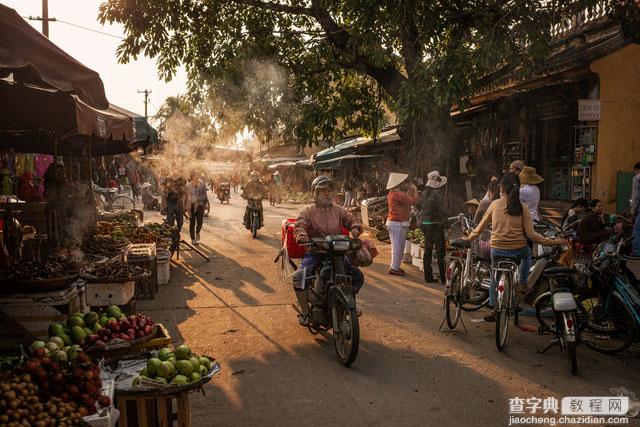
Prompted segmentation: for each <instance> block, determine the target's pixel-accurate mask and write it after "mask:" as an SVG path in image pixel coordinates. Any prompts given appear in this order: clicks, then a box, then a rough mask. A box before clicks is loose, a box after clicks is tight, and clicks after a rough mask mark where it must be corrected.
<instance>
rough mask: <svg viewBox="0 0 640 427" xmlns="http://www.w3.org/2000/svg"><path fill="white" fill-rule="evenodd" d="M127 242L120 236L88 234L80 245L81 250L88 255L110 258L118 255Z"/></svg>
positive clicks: (116, 234)
mask: <svg viewBox="0 0 640 427" xmlns="http://www.w3.org/2000/svg"><path fill="white" fill-rule="evenodd" d="M129 243H130V242H129V240H128V239H127V238H126V237H124V235H122V234H118V233H115V234H114V235H111V234H108V235H102V234H89V235H88V236H87V237H86V238H85V241H84V244H83V245H82V250H83V251H84V252H86V253H89V254H96V255H103V256H106V257H112V256H115V255H118V254H120V253H121V252H122V250H123V249H124V248H125V247H126V246H127V245H129Z"/></svg>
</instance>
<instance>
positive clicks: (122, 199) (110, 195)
mask: <svg viewBox="0 0 640 427" xmlns="http://www.w3.org/2000/svg"><path fill="white" fill-rule="evenodd" d="M93 198H94V200H95V202H96V207H97V208H98V209H101V210H103V211H105V212H121V211H128V210H134V209H135V208H136V202H134V201H133V199H132V198H131V197H129V196H125V195H122V194H118V189H117V188H108V189H101V188H99V187H98V188H96V187H94V189H93Z"/></svg>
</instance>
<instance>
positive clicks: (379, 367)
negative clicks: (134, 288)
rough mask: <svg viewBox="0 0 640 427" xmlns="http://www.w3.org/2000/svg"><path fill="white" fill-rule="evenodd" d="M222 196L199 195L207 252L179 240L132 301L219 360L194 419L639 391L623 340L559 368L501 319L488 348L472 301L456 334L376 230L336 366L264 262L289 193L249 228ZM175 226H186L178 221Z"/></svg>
mask: <svg viewBox="0 0 640 427" xmlns="http://www.w3.org/2000/svg"><path fill="white" fill-rule="evenodd" d="M232 197H233V199H232V201H231V205H230V206H227V205H224V206H221V205H220V204H219V203H217V201H215V203H213V202H212V210H211V215H210V216H209V217H208V218H205V225H204V228H203V232H202V244H201V245H200V248H202V249H203V250H204V251H205V252H206V253H207V254H208V255H209V256H210V257H211V261H210V262H205V261H204V260H203V259H201V258H200V257H198V256H197V255H196V254H195V253H193V252H189V251H184V252H182V253H181V259H180V260H179V261H175V259H174V262H173V263H172V280H171V282H170V283H169V284H168V285H164V286H161V288H160V292H159V294H158V295H157V296H156V298H155V299H154V300H150V301H140V302H139V303H138V310H139V311H141V312H145V313H148V314H150V315H151V316H153V317H154V319H156V320H157V321H158V322H162V323H164V324H165V325H167V326H168V328H169V330H170V331H171V333H172V335H173V337H174V341H175V342H177V343H180V342H182V341H184V342H186V343H187V344H188V345H190V346H191V348H192V349H193V350H194V351H195V352H198V353H204V354H208V355H212V356H215V358H216V359H217V360H218V361H219V362H220V364H221V365H222V373H221V375H219V376H217V377H216V378H215V379H214V380H213V381H212V382H211V384H210V385H208V386H207V387H206V389H205V391H206V396H202V395H193V399H192V407H193V421H194V425H196V426H211V425H224V426H227V425H252V426H254V425H298V426H299V425H304V424H307V425H318V424H323V425H362V426H365V425H366V426H374V425H393V426H396V425H430V426H433V425H438V426H441V427H442V426H462V425H468V426H479V425H482V426H501V425H506V424H507V419H508V411H509V402H508V400H509V398H514V397H520V398H523V399H526V398H530V397H538V398H541V399H544V398H546V397H549V396H553V397H556V398H558V400H561V398H562V397H564V396H609V395H611V392H610V391H609V389H610V388H611V387H619V386H625V387H627V388H628V389H629V390H632V391H635V392H636V393H638V394H639V395H640V369H639V367H640V360H639V359H638V358H637V357H634V356H633V355H632V354H631V353H626V354H624V355H622V356H620V357H608V356H604V355H601V354H598V353H595V352H594V351H592V350H590V349H588V348H586V347H581V348H579V349H578V363H579V376H577V377H572V376H571V374H570V372H569V368H568V363H567V361H566V359H565V358H564V357H563V355H562V354H561V353H560V350H559V349H558V348H554V349H551V350H549V352H547V353H546V354H544V355H541V354H537V352H536V349H537V348H542V347H544V345H545V344H546V343H547V342H548V340H549V339H550V337H549V336H538V335H537V333H533V332H524V331H522V330H519V329H516V328H510V331H509V338H508V343H507V348H506V350H505V352H504V353H499V352H498V351H497V350H496V349H495V345H494V326H493V324H487V323H484V322H481V321H478V319H481V318H482V316H483V315H484V312H479V313H471V314H467V313H463V318H464V321H465V323H466V326H467V328H468V332H469V333H468V335H464V334H463V333H457V332H456V333H451V332H447V333H443V332H439V331H438V327H439V326H440V324H441V322H442V319H443V316H444V311H443V309H442V300H443V298H442V297H443V292H442V288H441V287H439V286H436V285H433V286H427V285H425V284H424V282H423V280H422V273H421V272H419V271H418V270H417V269H415V268H413V267H411V266H406V267H405V269H406V270H407V271H408V272H409V275H408V276H407V277H402V278H397V277H393V276H389V275H388V274H387V269H388V262H389V245H386V244H380V243H378V247H379V249H380V251H381V255H380V256H379V257H378V258H377V259H376V262H375V264H374V265H373V266H372V267H371V268H368V269H366V270H365V275H366V284H365V286H364V288H363V290H362V291H361V292H360V294H359V295H358V306H359V308H360V309H361V310H362V311H363V316H362V317H361V318H360V329H361V344H360V352H359V355H358V359H357V361H356V363H355V364H354V366H353V367H351V368H345V367H344V366H342V365H341V364H340V363H339V362H338V361H337V359H336V357H335V354H334V350H333V346H332V343H331V337H330V336H326V337H325V336H322V335H317V336H314V335H311V334H310V333H309V331H308V330H307V329H306V328H302V327H300V326H299V325H298V322H297V318H296V312H295V311H294V310H293V308H292V306H291V304H292V303H293V301H294V295H293V292H292V288H291V285H290V284H282V283H280V279H279V275H278V271H277V269H276V267H275V264H274V263H273V260H274V258H275V256H276V253H277V250H278V249H279V247H280V246H281V244H280V228H281V226H280V223H281V220H282V218H285V217H295V216H296V214H297V212H298V211H299V210H300V209H301V206H295V205H282V206H277V207H275V208H271V207H268V206H265V218H266V227H265V228H263V229H262V230H260V232H259V236H258V239H256V240H254V239H252V238H251V235H250V233H249V232H248V231H246V230H245V229H244V228H243V227H242V224H241V222H242V213H243V210H244V203H243V202H244V201H243V200H242V199H241V198H240V197H239V196H237V195H235V194H232ZM145 215H146V219H147V220H159V219H160V216H159V215H158V214H157V213H150V212H146V213H145ZM182 235H183V238H185V239H187V238H188V222H185V226H184V228H183V231H182ZM521 318H522V319H523V320H522V322H523V323H528V324H531V325H534V324H536V323H535V318H532V317H525V316H523V317H521ZM538 415H541V411H539V412H538ZM636 421H637V419H636V420H632V421H631V423H630V424H631V425H636V424H634V423H635V422H636Z"/></svg>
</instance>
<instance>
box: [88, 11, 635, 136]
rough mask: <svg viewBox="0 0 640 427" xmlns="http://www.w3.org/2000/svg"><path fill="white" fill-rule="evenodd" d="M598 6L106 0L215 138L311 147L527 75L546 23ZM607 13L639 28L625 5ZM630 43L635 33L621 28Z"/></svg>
mask: <svg viewBox="0 0 640 427" xmlns="http://www.w3.org/2000/svg"><path fill="white" fill-rule="evenodd" d="M597 3H598V2H597V1H595V0H574V1H567V0H545V1H542V0H489V1H484V2H477V1H444V0H107V1H106V2H105V3H103V4H102V5H101V8H100V14H99V20H100V21H101V22H103V23H104V22H119V23H122V24H123V25H124V27H125V31H126V38H125V40H124V41H123V43H122V45H121V46H120V48H119V49H118V58H119V60H120V61H121V62H126V61H128V60H130V59H132V58H136V57H137V56H138V55H141V54H142V55H146V56H150V57H154V58H156V61H157V65H158V71H159V75H160V76H161V77H163V78H165V79H170V78H171V77H172V76H173V75H174V73H175V71H176V68H177V67H178V65H179V64H185V66H186V69H187V73H188V76H189V90H190V94H189V95H190V98H191V99H192V100H193V101H194V103H195V105H198V106H199V108H202V109H203V111H207V112H208V115H209V116H210V117H214V118H215V120H216V122H217V123H219V125H220V127H219V129H217V132H218V134H220V135H224V134H233V133H234V132H235V131H237V130H238V129H239V128H241V127H244V125H248V126H249V127H250V128H252V129H253V130H254V131H256V132H257V133H258V134H259V136H260V137H261V139H264V140H267V141H269V140H275V139H285V140H287V139H294V138H296V139H297V140H299V141H302V142H304V143H312V142H315V141H316V140H318V139H332V140H333V139H336V138H339V137H340V136H343V135H345V134H347V133H350V132H352V131H354V130H355V131H361V132H364V133H366V134H373V133H375V132H377V131H378V130H379V129H380V128H381V127H382V126H383V125H384V124H385V120H386V117H385V115H384V113H383V108H382V106H383V105H386V106H388V107H389V108H390V109H391V111H393V113H395V114H396V116H397V117H398V120H399V122H400V123H401V124H404V123H407V122H409V121H411V120H421V119H420V118H421V117H423V118H424V117H428V116H429V114H430V113H431V112H432V111H437V110H439V109H440V108H441V107H442V106H443V105H449V104H450V103H462V104H463V105H464V103H465V101H466V99H467V98H468V97H469V96H470V95H471V94H472V93H473V92H474V91H475V90H476V89H477V85H478V84H479V83H478V82H480V81H481V78H482V77H484V76H486V75H488V74H489V73H492V72H494V71H496V70H499V69H501V68H503V67H511V69H515V70H520V71H521V72H525V71H526V70H527V69H529V68H530V67H532V66H534V65H535V64H536V63H537V62H539V61H540V60H541V59H542V58H544V57H545V55H547V53H548V47H549V42H550V40H551V37H552V30H551V28H552V24H553V23H557V22H560V21H561V20H563V19H567V18H568V17H569V16H570V15H571V14H572V13H575V12H576V11H578V10H582V9H584V8H585V7H588V8H593V7H595V5H596V4H597ZM613 3H614V4H616V6H615V7H610V9H609V10H608V13H610V14H611V15H612V16H615V17H617V18H619V19H630V20H631V18H633V20H631V21H630V22H633V23H635V24H637V22H638V6H637V3H635V4H634V2H633V1H632V0H625V1H621V2H617V3H616V2H613ZM627 27H630V28H629V29H628V32H629V33H631V34H632V33H634V32H635V36H636V37H637V36H638V33H639V32H638V29H637V28H638V26H637V25H636V26H635V27H634V26H633V25H627Z"/></svg>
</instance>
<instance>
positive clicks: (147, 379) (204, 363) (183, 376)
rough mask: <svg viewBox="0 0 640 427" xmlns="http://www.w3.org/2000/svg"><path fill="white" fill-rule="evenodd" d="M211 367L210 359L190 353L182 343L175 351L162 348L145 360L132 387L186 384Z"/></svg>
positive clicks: (200, 377) (197, 379) (198, 378)
mask: <svg viewBox="0 0 640 427" xmlns="http://www.w3.org/2000/svg"><path fill="white" fill-rule="evenodd" d="M211 367H212V361H211V359H209V358H208V357H205V356H198V355H196V354H193V353H191V349H190V348H189V347H188V346H186V345H184V344H183V345H181V346H179V347H178V348H176V349H175V351H171V350H170V349H168V348H163V349H161V350H159V351H158V354H157V357H152V358H150V359H148V360H147V366H146V367H145V368H143V369H142V370H141V371H140V372H139V373H138V375H137V376H136V377H135V378H134V380H133V387H134V388H135V387H140V386H142V385H144V386H148V385H153V384H157V385H158V386H163V385H167V384H169V385H176V386H179V385H186V384H189V383H191V382H196V381H200V380H201V379H202V377H204V376H206V375H207V374H209V372H211Z"/></svg>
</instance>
